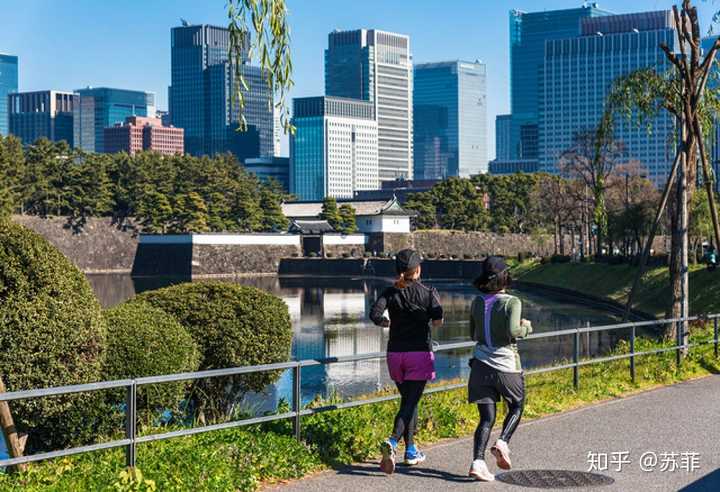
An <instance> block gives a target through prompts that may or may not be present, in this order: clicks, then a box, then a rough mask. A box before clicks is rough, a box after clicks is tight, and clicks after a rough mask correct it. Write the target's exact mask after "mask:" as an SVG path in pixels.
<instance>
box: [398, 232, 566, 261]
mask: <svg viewBox="0 0 720 492" xmlns="http://www.w3.org/2000/svg"><path fill="white" fill-rule="evenodd" d="M412 244H413V246H414V248H415V249H416V250H418V251H419V252H421V253H423V254H424V255H430V254H432V255H436V256H438V255H445V256H448V257H449V256H452V255H454V256H457V257H458V258H462V257H463V256H465V255H469V256H471V257H477V256H486V255H488V254H496V255H504V256H517V255H518V253H528V252H531V253H534V254H536V255H539V256H547V255H552V254H553V253H554V252H555V247H554V244H553V238H552V236H531V235H526V234H494V233H490V232H461V231H415V232H413V233H412ZM568 251H569V250H568Z"/></svg>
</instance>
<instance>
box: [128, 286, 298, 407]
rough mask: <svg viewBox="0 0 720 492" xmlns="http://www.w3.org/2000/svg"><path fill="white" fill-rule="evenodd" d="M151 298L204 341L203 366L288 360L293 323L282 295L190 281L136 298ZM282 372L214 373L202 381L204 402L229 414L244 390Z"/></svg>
mask: <svg viewBox="0 0 720 492" xmlns="http://www.w3.org/2000/svg"><path fill="white" fill-rule="evenodd" d="M139 301H144V302H147V303H149V304H151V305H153V306H155V307H157V308H160V309H162V310H163V311H165V312H166V313H168V314H170V315H172V316H174V317H175V319H177V320H178V321H179V322H180V324H182V325H183V326H184V327H185V328H187V330H188V331H189V332H190V335H192V337H193V339H194V340H195V342H196V343H197V344H198V346H199V347H200V352H201V361H200V369H201V370H206V369H223V368H228V367H239V366H248V365H256V364H270V363H274V362H285V361H287V360H288V358H289V355H290V347H291V342H292V327H291V324H290V315H289V313H288V309H287V306H286V305H285V303H284V302H283V301H282V299H280V298H278V297H276V296H274V295H272V294H270V293H268V292H266V291H263V290H260V289H256V288H254V287H246V286H242V285H237V284H231V283H226V282H196V283H184V284H178V285H173V286H171V287H166V288H164V289H159V290H154V291H148V292H144V293H142V294H140V295H139V296H137V297H136V298H135V299H134V300H133V301H131V302H133V303H135V302H139ZM279 376H280V374H279V373H278V372H277V371H274V372H262V373H255V374H246V375H242V376H234V377H232V378H212V379H206V380H203V381H202V382H201V383H200V384H199V385H198V389H200V390H201V391H202V392H203V393H205V396H204V397H203V396H198V398H197V400H198V402H197V403H198V404H200V405H201V406H202V407H204V411H205V412H207V413H209V414H214V415H216V416H218V415H225V414H227V413H228V411H229V410H230V407H231V406H232V404H233V402H235V401H236V400H237V397H238V394H239V393H244V392H247V391H262V390H263V389H264V388H265V387H266V386H267V385H268V384H271V383H273V382H275V381H276V380H277V379H278V377H279Z"/></svg>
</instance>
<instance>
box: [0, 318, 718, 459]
mask: <svg viewBox="0 0 720 492" xmlns="http://www.w3.org/2000/svg"><path fill="white" fill-rule="evenodd" d="M691 321H712V322H713V327H714V329H713V338H712V339H711V340H709V341H705V342H696V343H683V342H682V341H683V340H684V335H685V333H681V332H682V330H681V329H679V330H677V332H678V338H677V342H676V344H675V345H673V346H670V347H663V348H659V349H654V350H645V351H641V352H637V351H635V342H636V338H637V334H636V330H637V328H642V327H651V326H660V325H667V324H672V323H676V324H677V325H678V327H682V326H683V324H684V323H685V322H691ZM719 325H720V313H717V314H710V315H701V316H690V317H687V318H672V319H662V320H656V321H638V322H627V323H617V324H610V325H601V326H589V324H588V326H585V327H578V328H571V329H565V330H554V331H548V332H543V333H532V334H530V335H528V336H527V337H525V338H524V339H523V340H528V341H530V340H538V339H544V338H552V337H560V336H573V337H574V343H573V361H572V363H565V364H558V365H552V366H546V367H538V368H534V369H531V370H528V371H526V373H527V374H541V373H546V372H553V371H560V370H565V369H573V385H574V387H575V388H576V389H577V388H578V387H579V377H580V374H579V369H580V367H583V366H588V365H593V364H601V363H604V362H611V361H616V360H624V359H630V376H631V379H632V381H633V382H634V381H635V358H636V357H639V356H644V355H653V354H659V353H665V352H671V351H675V352H676V354H677V356H676V363H677V364H678V365H679V364H680V361H681V351H683V350H689V349H690V348H692V347H697V346H701V345H707V344H710V343H712V344H714V355H715V357H718V346H719V342H720V340H719V331H720V330H719ZM628 328H629V329H631V335H630V352H628V353H626V354H618V355H612V356H605V357H595V358H591V359H585V360H580V353H579V346H580V343H579V341H580V335H581V334H582V333H592V332H599V331H613V330H621V329H628ZM474 346H475V342H455V343H446V344H442V345H439V346H436V347H435V348H434V350H435V352H446V351H451V350H458V349H467V348H472V347H474ZM385 356H386V353H385V352H374V353H368V354H358V355H349V356H339V357H325V358H318V359H305V360H295V361H289V362H281V363H276V364H262V365H255V366H242V367H231V368H225V369H211V370H206V371H197V372H185V373H178V374H165V375H160V376H149V377H141V378H135V379H120V380H114V381H100V382H96V383H87V384H76V385H69V386H57V387H52V388H42V389H33V390H23V391H10V392H6V393H0V402H3V401H4V402H9V401H15V400H24V399H34V398H43V397H47V396H58V395H66V394H73V393H81V392H92V391H101V390H106V389H113V388H125V390H126V400H125V403H126V411H125V438H124V439H120V440H114V441H109V442H101V443H96V444H91V445H87V446H79V447H75V448H69V449H63V450H57V451H50V452H45V453H39V454H34V455H30V456H22V457H16V458H9V459H4V460H0V467H7V466H14V465H20V464H24V463H31V462H36V461H42V460H46V459H50V458H58V457H63V456H71V455H75V454H81V453H89V452H94V451H98V450H102V449H111V448H118V447H125V457H126V465H127V466H128V467H134V466H135V464H136V447H137V445H138V444H139V443H146V442H152V441H158V440H164V439H172V438H176V437H183V436H190V435H195V434H200V433H204V432H212V431H216V430H222V429H229V428H233V427H240V426H246V425H253V424H259V423H264V422H272V421H277V420H284V419H293V423H294V432H295V436H296V437H297V438H298V439H300V430H301V419H302V417H303V416H307V415H315V414H318V413H322V412H327V411H331V410H338V409H344V408H352V407H357V406H361V405H370V404H373V403H379V402H385V401H391V400H395V399H398V398H400V396H399V395H397V394H391V395H383V396H377V397H374V398H367V399H355V400H350V401H346V402H341V403H336V404H329V405H325V406H323V407H315V408H302V405H301V392H300V390H301V369H302V368H303V367H312V366H319V365H328V364H340V363H346V362H357V361H367V360H374V359H381V358H383V357H385ZM287 369H292V371H293V382H294V384H293V406H292V410H291V411H289V412H284V413H281V414H275V415H264V416H260V417H252V418H247V419H243V420H237V421H232V422H224V423H220V424H214V425H207V426H202V427H193V428H187V429H180V430H176V431H171V432H164V433H159V434H149V435H144V436H138V435H137V428H136V422H137V388H138V386H144V385H148V384H162V383H170V382H177V381H188V380H197V379H203V378H213V377H221V376H234V375H239V374H252V373H257V372H265V371H277V370H287ZM463 386H465V383H453V384H448V385H443V386H435V387H432V388H429V389H428V390H427V391H426V393H437V392H442V391H450V390H453V389H458V388H461V387H463Z"/></svg>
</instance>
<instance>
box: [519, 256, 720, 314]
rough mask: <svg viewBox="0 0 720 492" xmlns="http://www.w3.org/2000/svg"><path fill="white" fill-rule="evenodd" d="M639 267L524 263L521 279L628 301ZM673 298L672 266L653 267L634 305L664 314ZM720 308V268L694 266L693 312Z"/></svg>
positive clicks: (691, 293)
mask: <svg viewBox="0 0 720 492" xmlns="http://www.w3.org/2000/svg"><path fill="white" fill-rule="evenodd" d="M636 271H637V267H634V266H629V265H607V264H604V263H548V264H545V265H540V264H539V263H529V262H528V263H524V264H522V265H521V266H518V267H517V276H518V279H519V280H524V281H527V282H534V283H538V284H547V285H552V286H555V287H562V288H565V289H571V290H575V291H578V292H582V293H586V294H591V295H594V296H598V297H607V298H609V299H612V300H614V301H618V302H621V303H624V302H625V301H626V299H627V295H628V292H629V291H630V288H631V287H632V282H633V280H634V278H635V272H636ZM669 299H670V280H669V274H668V269H667V268H666V267H662V268H652V269H649V270H648V271H647V272H646V273H645V275H644V276H643V279H642V282H641V285H640V291H639V292H638V294H637V295H636V301H635V305H634V307H635V308H637V309H640V310H641V311H645V312H647V313H651V314H654V315H656V316H664V314H665V308H666V306H667V304H668V302H669ZM719 311H720V270H716V271H715V272H708V271H707V269H705V268H704V267H702V266H699V265H698V266H694V267H691V271H690V312H691V313H693V314H698V313H715V312H719Z"/></svg>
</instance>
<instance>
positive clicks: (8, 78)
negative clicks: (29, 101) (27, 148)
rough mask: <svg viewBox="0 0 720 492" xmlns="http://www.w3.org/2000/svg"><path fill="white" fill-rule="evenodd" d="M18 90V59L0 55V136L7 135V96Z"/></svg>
mask: <svg viewBox="0 0 720 492" xmlns="http://www.w3.org/2000/svg"><path fill="white" fill-rule="evenodd" d="M17 90H18V58H17V56H13V55H4V54H2V53H0V135H7V134H8V129H9V120H8V115H9V111H8V95H9V94H11V93H13V92H17Z"/></svg>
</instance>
